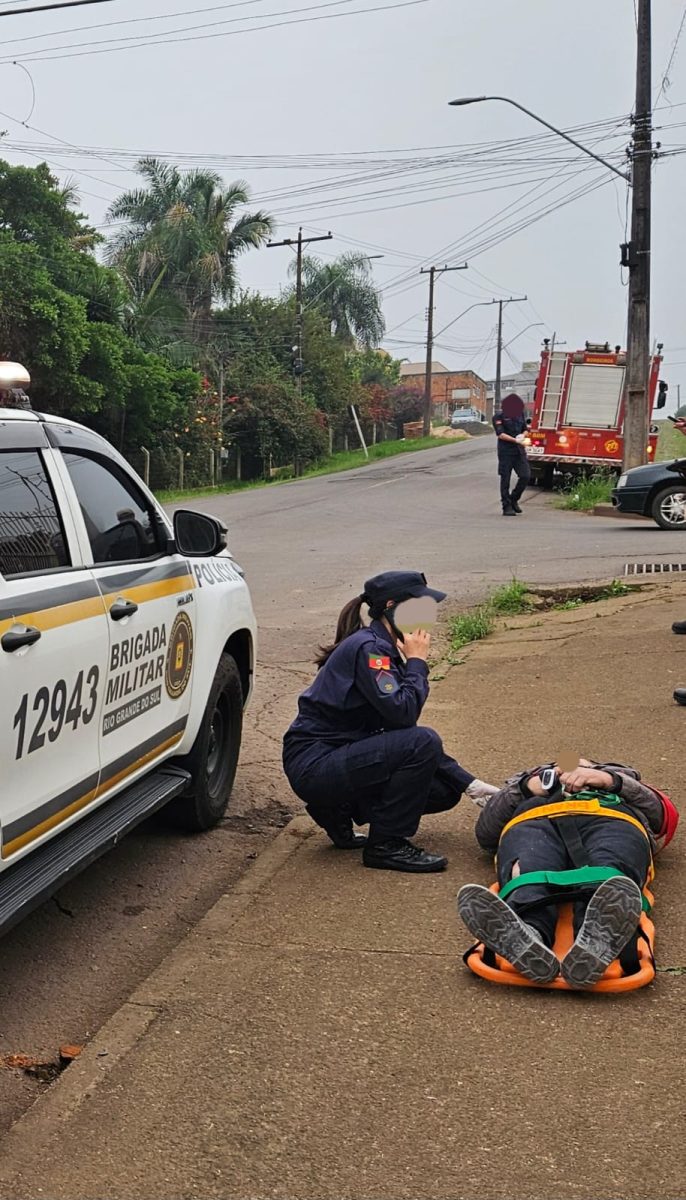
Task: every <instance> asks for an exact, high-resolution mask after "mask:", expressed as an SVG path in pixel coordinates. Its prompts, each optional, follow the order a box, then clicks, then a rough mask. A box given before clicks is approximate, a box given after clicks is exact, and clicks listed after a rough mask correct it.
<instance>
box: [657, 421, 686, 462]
mask: <svg viewBox="0 0 686 1200" xmlns="http://www.w3.org/2000/svg"><path fill="white" fill-rule="evenodd" d="M659 426H660V432H659V433H658V435H657V456H656V459H657V462H669V461H670V460H671V459H673V458H686V437H684V435H683V433H679V430H678V429H675V428H674V426H673V425H672V422H671V421H660V422H659Z"/></svg>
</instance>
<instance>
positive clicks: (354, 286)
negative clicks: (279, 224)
mask: <svg viewBox="0 0 686 1200" xmlns="http://www.w3.org/2000/svg"><path fill="white" fill-rule="evenodd" d="M295 270H296V264H295V263H293V264H291V268H290V271H291V274H294V273H295ZM303 302H304V304H305V307H306V309H307V308H316V309H317V310H318V311H319V312H320V313H321V314H322V315H323V316H324V317H325V318H326V320H327V321H328V322H329V327H330V330H331V333H332V334H333V336H334V337H335V338H337V340H338V341H340V342H342V343H343V344H344V345H345V346H348V347H352V346H353V345H354V344H355V341H356V340H357V341H358V342H360V343H361V344H362V345H363V346H376V345H377V344H378V343H379V342H380V341H381V338H382V337H383V335H384V330H385V328H386V326H385V322H384V319H383V314H382V312H381V298H380V295H379V292H378V291H377V289H376V288H375V286H374V284H373V282H372V279H371V267H370V265H369V259H368V258H367V257H366V255H364V254H356V253H351V254H342V255H340V257H339V258H335V259H334V260H333V261H332V262H330V263H325V262H322V260H321V259H319V258H312V257H309V256H305V258H303Z"/></svg>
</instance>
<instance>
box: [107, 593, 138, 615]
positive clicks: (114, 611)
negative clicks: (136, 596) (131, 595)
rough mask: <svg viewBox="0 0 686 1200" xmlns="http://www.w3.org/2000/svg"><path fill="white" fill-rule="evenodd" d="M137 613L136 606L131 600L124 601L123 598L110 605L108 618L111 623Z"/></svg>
mask: <svg viewBox="0 0 686 1200" xmlns="http://www.w3.org/2000/svg"><path fill="white" fill-rule="evenodd" d="M137 612H138V605H137V604H136V603H135V602H134V601H133V600H125V599H124V598H123V597H120V599H119V600H115V602H114V604H113V605H112V607H111V609H110V616H111V618H112V620H113V621H123V620H124V617H132V616H133V614H134V613H137Z"/></svg>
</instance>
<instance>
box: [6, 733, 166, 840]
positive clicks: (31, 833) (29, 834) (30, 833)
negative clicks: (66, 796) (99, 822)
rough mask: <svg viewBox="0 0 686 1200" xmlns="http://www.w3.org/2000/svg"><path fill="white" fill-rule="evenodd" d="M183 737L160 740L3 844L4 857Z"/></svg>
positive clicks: (68, 816) (66, 818) (59, 821)
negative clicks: (37, 823) (96, 785)
mask: <svg viewBox="0 0 686 1200" xmlns="http://www.w3.org/2000/svg"><path fill="white" fill-rule="evenodd" d="M182 737H183V730H181V732H180V733H175V734H174V736H173V737H170V738H167V739H166V741H164V742H160V744H159V746H154V747H153V749H152V750H149V751H148V753H147V754H144V755H142V757H141V758H139V759H136V761H135V762H134V763H131V765H130V766H128V767H125V768H124V769H123V770H121V771H119V772H118V773H117V774H116V775H113V776H112V778H111V779H107V780H106V781H105V782H104V783H101V784H99V785H98V787H97V788H91V790H90V791H89V792H85V793H84V795H83V796H79V798H78V800H74V801H73V802H72V803H71V804H68V805H67V807H66V808H63V809H61V810H60V811H59V812H56V813H53V814H52V816H50V817H46V819H45V820H44V821H41V822H40V824H39V825H34V826H33V828H32V829H27V830H26V832H25V833H22V834H20V835H19V837H16V838H14V840H13V841H11V842H8V843H7V845H5V846H3V848H2V857H3V858H10V857H11V856H12V855H13V854H16V853H17V851H18V850H23V848H24V846H28V845H30V843H31V842H35V841H36V840H37V839H38V838H39V837H42V836H43V834H44V833H49V832H50V830H51V829H55V828H56V827H57V826H58V825H62V824H63V823H64V822H65V821H68V820H69V818H70V817H73V815H74V813H77V812H80V811H81V809H82V808H86V806H87V805H88V804H91V803H92V801H93V800H99V799H100V798H101V797H102V796H104V795H106V793H107V792H109V791H111V790H112V788H114V787H116V785H117V784H118V783H121V782H122V780H124V779H127V778H128V776H129V775H133V773H134V771H139V770H140V769H141V767H145V766H147V764H148V763H149V762H151V761H152V759H153V758H156V757H157V756H158V755H159V754H163V753H164V751H165V750H170V749H171V747H172V746H176V745H177V743H178V742H180V741H181V739H182Z"/></svg>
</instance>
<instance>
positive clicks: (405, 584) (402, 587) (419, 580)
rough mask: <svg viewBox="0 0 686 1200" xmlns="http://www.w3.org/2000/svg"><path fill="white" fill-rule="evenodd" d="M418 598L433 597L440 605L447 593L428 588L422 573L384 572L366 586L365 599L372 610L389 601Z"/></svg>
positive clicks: (368, 581)
mask: <svg viewBox="0 0 686 1200" xmlns="http://www.w3.org/2000/svg"><path fill="white" fill-rule="evenodd" d="M418 596H431V598H432V599H433V600H435V601H436V602H437V603H438V604H440V602H441V600H445V597H446V593H445V592H438V591H436V589H435V588H430V587H428V586H427V582H426V575H424V573H423V572H422V571H384V572H383V573H382V574H381V575H375V576H374V578H373V579H368V580H367V582H366V583H365V585H364V599H365V601H366V603H367V604H368V605H369V607H370V608H376V607H378V606H379V605H385V604H386V602H387V601H388V600H409V599H413V600H414V599H415V598H416V597H418Z"/></svg>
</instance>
